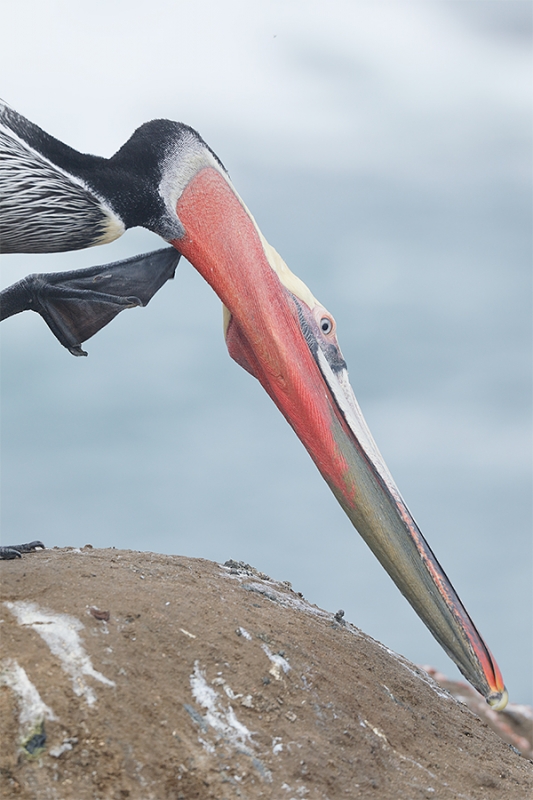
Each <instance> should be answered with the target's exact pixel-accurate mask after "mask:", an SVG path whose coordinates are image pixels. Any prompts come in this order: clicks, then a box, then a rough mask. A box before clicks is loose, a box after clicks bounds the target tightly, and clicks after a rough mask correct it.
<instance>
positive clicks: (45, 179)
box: [0, 103, 125, 253]
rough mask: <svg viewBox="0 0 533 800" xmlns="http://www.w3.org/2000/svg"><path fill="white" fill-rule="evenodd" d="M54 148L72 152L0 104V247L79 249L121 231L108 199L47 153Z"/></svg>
mask: <svg viewBox="0 0 533 800" xmlns="http://www.w3.org/2000/svg"><path fill="white" fill-rule="evenodd" d="M59 148H62V149H64V150H68V151H69V152H72V153H74V154H76V151H72V149H71V148H67V146H66V145H63V144H62V143H61V142H59V141H58V140H57V139H54V138H53V137H52V136H49V135H48V134H47V133H45V132H44V131H42V130H41V129H40V128H38V127H37V125H34V124H33V123H31V122H29V120H26V119H25V118H24V117H22V116H21V115H20V114H17V112H16V111H14V110H13V109H12V108H10V107H9V106H7V105H5V104H1V103H0V203H1V214H0V252H2V253H57V252H64V251H68V250H81V249H83V248H85V247H92V246H94V245H98V244H106V243H107V242H111V241H113V240H114V239H117V238H118V237H119V236H121V235H122V234H123V233H124V230H125V226H124V224H123V222H122V220H121V219H120V217H119V216H118V214H116V213H115V212H114V211H113V209H112V208H111V207H110V206H109V204H108V203H106V202H105V201H104V200H103V199H102V198H100V197H98V195H97V194H96V193H95V192H94V190H93V189H91V188H90V187H89V186H88V185H87V184H86V183H85V182H84V181H83V180H82V179H81V178H79V177H77V176H75V175H73V174H69V172H68V171H67V170H65V169H63V168H61V167H59V166H58V165H57V164H56V163H53V161H52V160H51V159H49V158H47V156H46V153H47V152H50V153H53V152H54V151H55V150H57V149H59ZM77 155H80V154H77Z"/></svg>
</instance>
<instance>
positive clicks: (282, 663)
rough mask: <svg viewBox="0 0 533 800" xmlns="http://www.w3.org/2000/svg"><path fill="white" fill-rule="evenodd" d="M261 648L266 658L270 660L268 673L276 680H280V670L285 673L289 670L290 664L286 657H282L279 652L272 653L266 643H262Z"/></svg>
mask: <svg viewBox="0 0 533 800" xmlns="http://www.w3.org/2000/svg"><path fill="white" fill-rule="evenodd" d="M262 648H263V651H264V652H265V653H266V655H267V656H268V658H269V659H270V660H271V661H272V666H271V667H270V669H269V670H268V671H269V673H270V675H272V676H273V677H274V678H275V679H276V680H277V681H280V680H281V678H282V672H284V673H285V674H286V673H287V672H288V671H289V670H290V668H291V665H290V664H289V662H288V661H287V660H286V659H284V658H283V656H280V655H279V653H273V652H272V651H271V650H270V647H268V645H266V644H263V645H262Z"/></svg>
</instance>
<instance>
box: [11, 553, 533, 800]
mask: <svg viewBox="0 0 533 800" xmlns="http://www.w3.org/2000/svg"><path fill="white" fill-rule="evenodd" d="M23 573H25V575H24V577H22V574H23ZM1 575H2V587H1V600H2V606H1V613H0V618H1V619H2V620H3V621H2V622H1V624H0V632H1V636H2V658H3V659H4V661H3V673H2V675H3V677H2V681H0V682H3V684H4V685H3V686H1V687H0V736H1V741H2V743H3V746H2V748H1V750H0V759H1V765H0V775H1V779H2V783H1V787H2V788H1V790H0V796H1V797H5V798H24V800H35V798H50V799H51V800H55V799H56V798H57V800H70V798H72V800H104V798H105V800H115V799H116V800H123V799H124V798H130V800H150V799H151V798H154V800H167V799H168V800H194V799H195V798H198V800H204V798H205V799H206V800H207V799H208V798H213V800H232V799H233V798H249V800H253V799H254V798H272V799H273V800H285V799H286V800H293V799H294V800H299V798H308V800H315V798H316V799H317V800H318V798H321V799H324V800H325V799H326V798H329V800H336V798H374V799H375V800H378V799H379V800H387V799H388V798H402V800H403V799H404V798H430V797H431V798H438V800H452V798H459V797H461V798H469V800H470V799H471V800H477V799H479V800H486V798H494V800H496V798H497V800H520V799H521V798H524V800H525V799H526V798H528V799H529V798H530V797H531V796H532V793H533V770H532V766H531V763H530V762H529V761H528V760H526V759H524V758H521V757H520V756H519V755H518V754H517V753H516V752H515V751H514V750H513V749H512V748H511V747H510V746H509V745H507V744H505V743H504V742H503V741H501V739H499V738H498V737H497V736H496V734H495V733H494V732H493V731H492V730H490V729H489V728H488V727H487V725H486V724H485V723H483V722H482V721H480V720H479V718H478V717H476V716H475V715H474V714H473V713H472V712H471V711H470V710H469V709H468V708H467V707H466V706H465V705H463V704H461V703H459V702H457V701H456V700H455V699H454V698H452V697H451V696H450V695H449V694H448V693H447V692H445V691H443V690H442V689H441V688H440V687H438V685H437V684H436V683H435V682H434V681H433V680H432V679H431V678H430V677H428V675H427V674H426V673H425V672H424V671H423V670H421V669H419V668H418V667H416V666H414V665H413V664H411V663H410V662H408V661H406V660H405V659H403V658H402V657H401V656H397V655H395V654H394V653H391V652H390V651H389V650H388V649H387V648H385V647H383V646H382V645H380V644H379V643H377V642H375V641H373V640H372V639H370V638H369V637H367V636H366V635H365V634H363V633H361V631H359V630H358V629H357V628H355V627H353V626H352V625H351V624H350V623H348V622H345V621H344V620H339V619H337V618H336V617H335V615H334V614H330V613H327V612H325V611H322V610H321V609H318V608H317V607H315V606H312V605H310V604H309V603H307V602H306V601H305V600H303V599H302V598H301V596H299V595H298V594H296V593H295V592H293V590H292V589H291V588H290V586H289V585H288V584H286V583H285V584H284V583H278V582H276V581H273V580H270V579H269V578H268V577H267V576H265V575H264V574H263V573H257V572H256V571H255V570H253V568H251V567H249V566H248V565H239V564H236V562H232V564H231V565H230V566H228V567H222V566H219V565H218V564H214V563H211V562H208V561H202V560H196V559H187V558H181V557H178V556H162V555H155V554H151V553H135V552H131V551H117V550H94V549H93V550H90V549H86V550H83V551H75V550H46V551H43V552H41V553H38V554H35V555H32V556H25V557H24V558H23V559H20V560H16V561H10V562H5V563H2V565H1ZM90 609H109V610H110V618H109V621H106V620H105V619H102V618H95V616H94V615H93V614H92V613H91V612H90ZM32 686H33V687H34V688H33V689H32V688H31V687H32ZM39 703H40V705H39ZM32 704H33V705H32ZM32 714H33V716H32Z"/></svg>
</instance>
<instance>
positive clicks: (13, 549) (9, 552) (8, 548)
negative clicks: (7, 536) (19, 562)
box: [0, 541, 45, 561]
mask: <svg viewBox="0 0 533 800" xmlns="http://www.w3.org/2000/svg"><path fill="white" fill-rule="evenodd" d="M44 549H45V546H44V544H43V543H42V542H39V541H35V542H28V543H27V544H8V545H5V546H4V547H0V560H1V561H7V560H9V559H11V558H22V554H23V553H32V552H34V551H35V550H44Z"/></svg>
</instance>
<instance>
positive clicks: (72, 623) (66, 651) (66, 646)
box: [4, 600, 115, 706]
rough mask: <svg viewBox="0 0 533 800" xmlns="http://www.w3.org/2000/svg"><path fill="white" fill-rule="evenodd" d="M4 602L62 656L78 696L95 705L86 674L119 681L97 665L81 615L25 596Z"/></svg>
mask: <svg viewBox="0 0 533 800" xmlns="http://www.w3.org/2000/svg"><path fill="white" fill-rule="evenodd" d="M4 605H5V606H6V608H8V609H9V610H10V611H11V613H12V614H14V616H15V617H16V618H17V620H18V623H19V625H22V626H24V627H29V628H32V629H33V630H34V631H36V632H37V633H38V634H39V636H40V637H41V638H42V639H43V640H44V641H45V642H46V644H47V645H48V647H49V648H50V651H51V652H52V654H53V655H54V656H57V658H59V660H60V662H61V666H62V668H63V670H64V671H65V672H66V673H67V674H68V675H70V677H71V679H72V688H73V689H74V693H75V694H76V695H78V697H84V698H85V701H86V703H87V705H90V706H91V705H94V703H95V702H96V695H95V693H94V691H93V689H92V688H91V687H90V686H89V685H88V684H87V682H86V680H85V677H84V676H86V675H87V676H89V677H91V678H94V679H95V680H97V681H99V682H100V683H103V684H105V685H106V686H114V685H115V682H114V681H111V680H109V678H106V677H105V675H102V673H101V672H98V670H95V669H94V667H93V665H92V663H91V659H90V658H89V656H88V655H87V653H86V652H85V649H84V648H83V646H82V643H81V639H80V636H79V633H78V631H81V630H82V629H83V627H84V625H83V623H82V622H80V620H79V619H77V618H76V617H72V616H71V615H70V614H56V613H55V612H53V611H48V610H47V609H44V608H39V606H38V605H37V603H28V602H25V601H23V600H20V601H17V602H15V603H10V602H6V603H4Z"/></svg>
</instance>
